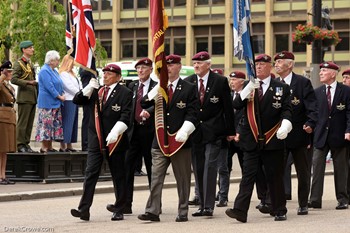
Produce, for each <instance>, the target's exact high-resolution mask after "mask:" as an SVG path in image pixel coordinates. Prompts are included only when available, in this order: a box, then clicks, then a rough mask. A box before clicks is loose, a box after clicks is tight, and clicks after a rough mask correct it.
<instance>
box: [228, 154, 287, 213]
mask: <svg viewBox="0 0 350 233" xmlns="http://www.w3.org/2000/svg"><path fill="white" fill-rule="evenodd" d="M243 158H244V161H243V166H244V168H243V176H242V180H241V183H240V186H239V192H238V195H237V197H236V200H235V202H234V209H237V210H240V211H242V212H244V213H246V214H247V213H248V209H249V205H250V201H251V197H252V193H253V189H254V183H255V181H256V177H257V172H258V169H259V166H260V159H261V162H262V165H263V166H264V169H265V173H266V182H267V186H268V189H269V190H270V193H271V194H270V196H271V207H272V214H274V215H283V214H286V213H287V208H286V199H285V195H284V185H283V172H284V151H283V150H270V151H266V150H262V151H250V152H244V157H243Z"/></svg>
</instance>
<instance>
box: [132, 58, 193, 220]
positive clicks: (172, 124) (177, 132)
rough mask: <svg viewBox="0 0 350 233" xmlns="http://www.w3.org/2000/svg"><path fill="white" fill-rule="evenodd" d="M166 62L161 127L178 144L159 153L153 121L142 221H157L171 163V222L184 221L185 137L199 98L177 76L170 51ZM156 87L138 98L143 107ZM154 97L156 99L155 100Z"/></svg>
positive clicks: (188, 173)
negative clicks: (174, 199) (174, 208)
mask: <svg viewBox="0 0 350 233" xmlns="http://www.w3.org/2000/svg"><path fill="white" fill-rule="evenodd" d="M166 62H167V68H168V75H169V81H168V91H167V92H168V97H169V101H168V103H167V106H166V107H165V109H164V115H166V125H164V129H167V130H165V132H166V131H168V132H167V133H168V141H169V142H174V144H176V143H179V144H181V145H180V146H178V147H177V148H176V150H175V151H174V152H171V154H169V155H167V156H166V155H165V154H164V152H163V146H164V145H162V144H165V143H162V141H161V140H160V137H161V136H158V135H157V134H158V128H159V124H158V123H157V125H156V126H157V127H156V129H157V134H156V136H155V137H154V140H153V145H152V181H151V193H150V196H149V198H148V201H147V204H146V209H145V213H144V214H140V215H139V216H138V218H139V219H140V220H143V221H160V219H159V214H160V213H161V197H162V188H163V184H164V178H165V175H166V171H167V169H168V167H169V165H170V163H171V165H172V168H173V171H174V175H175V179H176V185H177V193H178V197H179V203H178V216H177V217H176V219H175V221H176V222H186V221H188V198H189V196H190V186H191V143H190V140H188V138H189V136H190V135H191V133H192V132H193V131H194V130H195V125H197V123H198V120H197V112H198V109H199V101H198V99H197V97H196V86H195V85H193V84H191V83H188V82H187V81H184V80H182V79H181V78H180V70H181V57H180V56H178V55H175V54H172V55H169V56H167V57H166ZM156 90H158V88H157V86H156V87H155V88H153V89H152V90H151V91H150V92H149V93H148V94H147V95H146V96H145V97H144V98H143V99H142V102H141V104H142V107H143V108H147V107H150V106H152V105H153V104H154V103H155V101H154V100H153V98H154V96H155V95H156V94H154V93H157V92H156ZM152 96H153V98H152ZM156 98H157V97H156ZM157 100H158V101H159V99H157ZM155 104H156V108H155V109H156V113H155V115H157V109H158V107H157V106H158V104H159V103H157V102H156V103H155ZM169 145H170V143H169ZM169 147H170V146H169Z"/></svg>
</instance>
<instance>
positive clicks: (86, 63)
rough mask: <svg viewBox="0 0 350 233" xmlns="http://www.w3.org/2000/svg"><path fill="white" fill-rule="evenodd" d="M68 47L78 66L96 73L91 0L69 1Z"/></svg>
mask: <svg viewBox="0 0 350 233" xmlns="http://www.w3.org/2000/svg"><path fill="white" fill-rule="evenodd" d="M67 7H68V10H67V24H66V45H67V48H68V49H69V51H68V53H71V56H73V57H74V60H75V62H76V64H77V65H79V66H81V67H82V68H84V69H87V70H89V71H95V70H96V66H95V58H94V52H95V46H96V39H95V32H94V21H93V18H92V7H91V2H90V0H69V4H67Z"/></svg>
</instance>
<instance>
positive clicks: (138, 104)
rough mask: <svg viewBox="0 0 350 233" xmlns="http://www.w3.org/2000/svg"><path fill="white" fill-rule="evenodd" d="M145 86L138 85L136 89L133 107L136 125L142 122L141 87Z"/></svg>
mask: <svg viewBox="0 0 350 233" xmlns="http://www.w3.org/2000/svg"><path fill="white" fill-rule="evenodd" d="M144 86H145V85H144V84H143V83H140V85H139V88H138V89H137V99H136V106H135V120H136V122H138V123H141V122H142V117H140V114H141V112H142V108H141V99H142V97H143V87H144Z"/></svg>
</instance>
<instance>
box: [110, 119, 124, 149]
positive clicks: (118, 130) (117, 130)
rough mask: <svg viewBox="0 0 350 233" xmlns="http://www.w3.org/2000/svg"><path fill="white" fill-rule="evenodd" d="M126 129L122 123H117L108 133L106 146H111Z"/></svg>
mask: <svg viewBox="0 0 350 233" xmlns="http://www.w3.org/2000/svg"><path fill="white" fill-rule="evenodd" d="M127 128H128V126H127V125H126V124H125V123H124V122H122V121H117V123H115V125H114V126H113V128H112V129H111V132H109V134H108V136H107V138H106V141H107V146H108V145H109V144H112V143H114V142H116V141H117V140H118V136H119V135H121V134H122V133H124V131H125V130H126V129H127Z"/></svg>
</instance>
